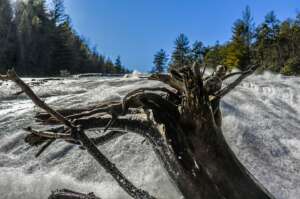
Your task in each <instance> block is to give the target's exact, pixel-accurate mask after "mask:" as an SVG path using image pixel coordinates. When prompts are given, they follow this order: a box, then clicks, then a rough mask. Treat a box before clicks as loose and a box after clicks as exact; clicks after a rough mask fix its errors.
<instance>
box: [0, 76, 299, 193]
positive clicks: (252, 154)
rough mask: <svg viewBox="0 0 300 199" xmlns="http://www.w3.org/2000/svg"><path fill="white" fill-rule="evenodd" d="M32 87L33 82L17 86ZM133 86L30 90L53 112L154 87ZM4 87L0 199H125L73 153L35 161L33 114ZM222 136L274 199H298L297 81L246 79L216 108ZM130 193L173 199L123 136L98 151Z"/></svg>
mask: <svg viewBox="0 0 300 199" xmlns="http://www.w3.org/2000/svg"><path fill="white" fill-rule="evenodd" d="M25 81H26V82H28V83H30V82H31V83H32V82H34V81H36V80H32V79H30V78H26V79H25ZM160 85H161V84H160V83H159V82H156V81H148V80H143V79H138V78H134V77H133V78H103V77H102V78H82V79H76V78H69V79H62V80H55V81H48V82H46V83H44V84H42V85H38V86H34V91H35V92H36V93H37V94H38V95H39V96H40V97H42V99H43V100H45V101H46V102H47V103H49V104H50V105H52V106H53V107H55V108H66V107H68V108H75V107H76V108H78V107H83V106H89V105H93V104H96V103H98V102H99V101H104V100H118V99H122V97H123V96H124V95H125V94H126V93H128V92H129V91H131V90H133V89H136V88H139V87H153V86H160ZM17 91H19V89H18V88H17V87H16V86H15V85H14V84H13V83H11V82H3V83H2V82H0V199H19V198H22V199H44V198H45V199H46V198H47V196H48V195H49V194H50V193H51V191H50V190H55V189H58V188H68V189H73V190H77V191H81V192H94V193H95V194H96V195H97V196H99V197H101V198H103V199H124V198H125V199H126V198H129V197H128V195H127V194H126V193H125V192H124V191H122V190H121V189H120V188H119V187H118V185H117V184H116V183H115V182H114V180H113V179H112V178H111V177H110V176H109V175H108V174H107V173H105V171H104V170H103V169H102V168H101V167H100V166H99V165H98V164H97V163H96V162H95V161H94V160H93V159H92V158H91V157H90V156H89V155H88V154H87V153H86V151H82V150H80V149H79V148H78V147H77V146H73V145H70V144H67V143H64V142H60V141H57V142H55V144H54V145H53V146H52V147H50V148H49V149H47V151H46V152H45V153H44V154H42V156H41V157H39V158H34V155H35V153H36V152H37V151H38V148H34V147H29V146H28V145H27V144H25V143H24V141H23V138H24V137H25V132H24V131H23V130H22V128H23V127H26V126H33V127H39V124H38V123H36V122H35V121H34V120H33V116H34V114H35V112H36V111H38V109H37V108H36V107H35V106H34V105H33V104H32V102H31V101H30V100H29V99H28V98H27V97H26V96H25V95H23V94H22V95H20V96H18V97H16V96H14V95H13V94H14V93H16V92H17ZM221 105H222V113H223V118H224V120H223V132H224V134H225V137H226V139H227V141H228V142H229V143H230V146H231V147H232V149H233V151H234V152H235V153H236V155H237V156H238V158H239V159H240V161H241V162H242V163H243V164H244V165H245V166H246V167H247V168H248V169H249V170H250V172H251V173H252V174H253V175H254V176H255V177H256V178H257V179H258V180H259V181H260V182H261V183H262V184H263V185H264V186H265V187H266V188H267V189H268V190H269V191H270V192H271V193H272V194H274V196H275V197H276V198H277V199H298V198H299V197H300V78H297V77H284V76H281V75H274V74H271V73H265V74H263V75H257V76H251V77H249V78H248V79H246V80H245V81H244V82H243V83H242V84H240V85H239V86H238V87H237V88H236V89H235V90H234V91H232V92H231V93H230V94H229V95H228V96H226V97H225V98H224V100H223V101H222V104H221ZM99 148H100V149H101V151H103V152H104V153H105V154H106V155H107V156H108V157H109V158H110V160H111V161H113V162H114V163H116V165H117V166H118V167H119V168H120V170H121V171H122V172H123V173H124V174H125V175H126V176H127V177H128V178H129V179H130V180H131V181H132V182H134V184H135V185H137V186H138V187H141V188H143V189H145V190H147V191H149V192H150V193H151V194H153V195H155V196H157V197H158V198H161V199H177V198H180V194H178V192H177V191H176V189H175V188H174V187H173V186H172V184H171V183H170V181H169V180H168V178H167V176H166V174H165V173H164V171H163V169H162V167H161V166H160V165H159V163H158V160H157V159H156V157H155V154H154V153H153V151H152V149H151V146H149V145H148V144H147V142H143V138H141V137H138V136H137V135H134V134H127V135H124V136H122V137H120V138H118V139H116V140H114V141H111V142H109V143H107V144H105V145H103V146H100V147H99Z"/></svg>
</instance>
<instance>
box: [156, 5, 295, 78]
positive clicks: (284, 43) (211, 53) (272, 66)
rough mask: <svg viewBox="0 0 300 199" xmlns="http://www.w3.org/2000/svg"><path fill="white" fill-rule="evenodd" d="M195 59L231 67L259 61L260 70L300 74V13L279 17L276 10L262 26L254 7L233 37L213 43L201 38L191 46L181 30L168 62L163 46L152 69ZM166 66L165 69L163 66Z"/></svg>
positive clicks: (236, 23) (242, 18)
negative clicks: (255, 16)
mask: <svg viewBox="0 0 300 199" xmlns="http://www.w3.org/2000/svg"><path fill="white" fill-rule="evenodd" d="M193 62H198V63H200V64H203V65H204V64H205V65H207V66H208V67H216V66H217V65H219V64H222V65H225V66H227V67H228V68H229V69H234V68H238V69H240V70H244V69H246V68H247V67H248V66H249V65H251V64H258V65H259V66H260V70H261V71H263V70H270V71H273V72H276V73H282V74H285V75H299V74H300V13H298V14H296V17H295V18H294V19H290V18H289V19H286V20H284V21H279V20H278V18H277V17H276V15H275V13H274V12H273V11H271V12H269V13H268V14H267V15H266V16H265V20H264V21H263V22H262V23H261V24H259V25H258V26H255V25H254V21H253V17H252V16H251V12H250V8H249V7H246V9H245V10H244V11H243V14H242V17H241V18H240V19H238V20H236V22H235V23H234V24H233V27H232V36H231V40H230V41H228V42H226V43H224V44H219V43H218V42H217V43H216V44H215V45H213V46H204V44H203V43H202V42H200V41H196V42H194V43H193V44H192V45H191V46H190V42H189V39H188V38H187V37H186V36H185V35H184V34H180V35H179V36H178V38H177V39H176V40H175V47H174V51H173V52H172V54H171V57H170V61H169V62H168V56H167V53H166V52H165V51H164V50H163V49H161V50H160V51H158V52H157V53H156V54H155V55H154V61H153V63H154V66H155V67H154V68H153V70H152V71H163V69H164V68H167V67H169V68H179V67H182V66H184V65H189V64H191V63H193ZM162 68H163V69H162Z"/></svg>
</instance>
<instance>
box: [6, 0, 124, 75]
mask: <svg viewBox="0 0 300 199" xmlns="http://www.w3.org/2000/svg"><path fill="white" fill-rule="evenodd" d="M13 10H14V12H13ZM10 67H15V69H16V70H17V72H18V73H19V74H21V75H31V76H32V75H34V76H41V75H42V76H46V75H59V74H60V71H65V70H66V71H69V72H70V73H71V74H72V73H86V72H98V73H124V72H128V71H127V70H125V69H124V68H123V66H121V65H120V64H118V65H117V66H115V65H114V64H113V63H112V62H111V61H110V60H108V59H107V58H105V57H104V56H102V55H100V54H99V53H98V52H96V51H95V50H91V48H90V47H89V45H88V42H87V41H86V40H85V39H84V38H83V37H80V36H79V35H78V34H77V33H76V32H75V31H74V29H73V28H72V25H71V20H70V18H69V16H68V15H67V14H65V11H64V2H63V0H52V6H51V8H47V6H46V1H45V0H28V1H17V2H16V3H15V8H14V9H12V8H11V5H10V3H9V0H1V1H0V72H5V71H6V69H7V68H10Z"/></svg>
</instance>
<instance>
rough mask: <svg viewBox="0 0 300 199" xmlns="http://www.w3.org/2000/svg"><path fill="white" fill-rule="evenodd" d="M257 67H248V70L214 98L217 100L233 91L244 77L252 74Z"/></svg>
mask: <svg viewBox="0 0 300 199" xmlns="http://www.w3.org/2000/svg"><path fill="white" fill-rule="evenodd" d="M256 69H257V66H252V67H250V69H249V70H247V71H245V72H242V74H241V76H240V77H238V78H237V79H236V80H235V81H234V82H232V83H230V84H229V85H228V86H227V87H225V88H223V89H222V90H220V91H218V92H217V93H216V94H215V96H216V97H217V98H222V97H224V96H225V95H226V94H227V93H229V92H230V91H231V90H233V89H234V88H235V87H236V86H238V85H239V84H240V83H241V82H242V81H243V80H244V79H245V78H246V77H248V76H250V75H251V74H252V73H254V72H255V70H256Z"/></svg>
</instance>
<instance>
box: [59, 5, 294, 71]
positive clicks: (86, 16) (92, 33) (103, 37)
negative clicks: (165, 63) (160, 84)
mask: <svg viewBox="0 0 300 199" xmlns="http://www.w3.org/2000/svg"><path fill="white" fill-rule="evenodd" d="M65 5H66V12H67V13H68V14H69V15H70V16H71V18H72V23H73V26H74V28H75V29H76V30H77V32H78V33H79V34H80V35H84V36H85V37H86V38H87V39H88V40H89V41H90V43H91V44H92V45H97V48H98V50H99V52H100V53H102V54H104V55H106V56H110V57H111V58H112V59H115V58H116V57H117V56H118V55H120V56H121V60H122V62H123V64H124V65H125V66H127V67H128V68H130V69H136V70H139V71H147V70H150V68H151V67H152V60H153V54H154V53H155V52H156V51H158V50H159V49H161V48H163V49H165V50H166V51H167V52H168V54H171V52H172V48H173V42H174V40H175V38H176V36H178V34H179V33H185V34H186V35H187V36H188V38H189V39H190V41H191V42H193V41H194V40H200V41H202V42H204V44H205V45H212V44H214V43H215V42H216V41H217V40H218V41H220V43H222V42H225V41H227V40H229V39H230V36H231V27H232V24H233V22H234V21H235V20H236V19H238V18H239V17H241V14H242V11H243V10H244V8H245V7H246V6H247V5H249V6H250V8H251V11H252V15H253V18H254V21H255V23H256V24H258V23H260V22H261V21H263V19H264V16H265V14H266V13H267V12H269V11H271V10H274V11H275V13H276V15H277V17H278V18H279V19H281V20H283V19H286V18H288V17H295V15H296V11H299V9H300V2H299V0H65Z"/></svg>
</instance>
